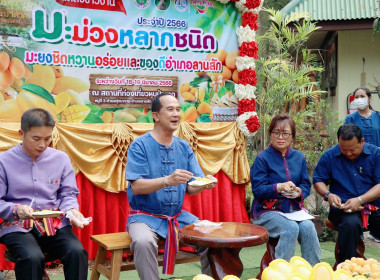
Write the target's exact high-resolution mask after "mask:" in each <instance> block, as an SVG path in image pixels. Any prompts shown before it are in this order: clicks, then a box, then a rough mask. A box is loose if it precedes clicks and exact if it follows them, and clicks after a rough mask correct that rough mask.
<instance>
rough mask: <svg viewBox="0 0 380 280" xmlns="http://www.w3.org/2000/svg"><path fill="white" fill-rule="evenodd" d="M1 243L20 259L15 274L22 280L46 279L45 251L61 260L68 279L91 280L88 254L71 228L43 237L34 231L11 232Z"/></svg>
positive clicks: (0, 240)
mask: <svg viewBox="0 0 380 280" xmlns="http://www.w3.org/2000/svg"><path fill="white" fill-rule="evenodd" d="M0 242H1V243H3V244H4V245H5V246H6V247H7V249H8V250H10V253H11V254H12V256H14V257H15V259H16V264H15V273H16V279H18V280H27V279H30V280H40V279H42V274H43V269H44V266H45V262H44V255H43V252H44V253H48V254H49V255H51V256H53V257H54V258H55V259H59V260H61V262H62V264H63V269H64V274H65V279H67V280H86V279H87V270H88V254H87V252H86V250H84V249H83V246H82V244H81V242H80V241H79V239H78V238H77V237H76V235H75V234H74V233H73V231H72V228H71V226H66V227H64V228H61V229H59V230H57V233H56V234H55V235H54V236H46V235H44V236H40V237H39V236H38V234H37V233H36V232H34V231H33V230H32V231H30V232H28V233H24V232H14V233H8V234H6V235H4V236H3V237H2V238H1V239H0Z"/></svg>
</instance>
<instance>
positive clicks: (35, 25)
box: [0, 0, 241, 123]
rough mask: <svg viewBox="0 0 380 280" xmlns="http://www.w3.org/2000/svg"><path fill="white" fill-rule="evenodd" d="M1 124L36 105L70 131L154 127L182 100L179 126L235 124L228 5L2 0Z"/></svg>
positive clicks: (233, 42)
mask: <svg viewBox="0 0 380 280" xmlns="http://www.w3.org/2000/svg"><path fill="white" fill-rule="evenodd" d="M0 15H1V16H0V23H1V24H0V40H1V41H0V91H1V94H0V121H1V122H19V121H20V117H21V115H22V113H23V112H24V111H26V110H27V109H29V108H32V107H41V108H44V109H46V110H48V111H49V112H50V113H51V114H52V115H54V117H55V118H56V120H57V121H59V122H68V123H74V122H76V123H78V122H82V123H103V122H104V123H110V122H127V123H133V122H142V123H144V122H145V123H147V122H153V118H152V113H151V111H150V108H151V101H152V99H153V98H154V96H156V95H157V94H160V93H163V92H167V93H169V94H171V95H173V96H175V97H177V98H178V100H179V102H180V105H181V114H182V120H183V121H187V122H211V121H234V120H235V119H236V117H237V105H238V101H237V99H236V97H235V94H234V82H237V79H238V75H237V70H236V56H237V55H238V42H237V37H236V31H235V30H236V28H237V27H238V26H239V25H240V22H241V19H240V15H239V13H238V11H237V10H236V9H235V5H234V3H231V2H230V3H228V4H222V3H220V2H218V1H211V0H202V1H198V0H30V1H23V0H2V1H1V2H0Z"/></svg>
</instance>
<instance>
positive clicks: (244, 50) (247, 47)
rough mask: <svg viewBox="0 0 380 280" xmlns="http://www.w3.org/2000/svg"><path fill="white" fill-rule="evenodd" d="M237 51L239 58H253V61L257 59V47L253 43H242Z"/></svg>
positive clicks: (255, 43)
mask: <svg viewBox="0 0 380 280" xmlns="http://www.w3.org/2000/svg"><path fill="white" fill-rule="evenodd" d="M239 50H240V56H249V57H253V58H254V59H258V58H259V56H258V54H257V51H258V50H259V45H258V44H257V42H255V41H252V42H250V43H247V42H243V43H242V44H241V46H240V47H239Z"/></svg>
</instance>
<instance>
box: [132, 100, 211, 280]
mask: <svg viewBox="0 0 380 280" xmlns="http://www.w3.org/2000/svg"><path fill="white" fill-rule="evenodd" d="M152 116H153V119H154V127H153V130H152V131H150V132H148V133H146V134H144V135H142V136H140V137H138V138H136V139H135V141H134V142H133V143H132V144H131V146H130V147H129V149H128V155H127V167H126V180H128V181H129V185H128V189H127V195H128V201H129V204H130V206H131V208H132V209H131V210H130V215H129V217H128V221H127V226H128V232H129V234H130V236H131V239H132V244H131V250H132V251H133V252H134V261H135V265H136V270H137V272H138V274H139V277H140V279H143V280H144V279H145V280H156V279H157V280H158V279H160V277H159V272H158V265H157V254H158V247H157V241H158V240H159V238H166V242H168V244H169V249H170V250H171V249H173V247H175V246H176V242H175V241H174V240H173V236H172V235H171V232H173V229H174V228H175V227H176V222H178V224H177V225H179V227H183V226H185V225H189V224H193V223H195V222H196V221H197V220H198V218H197V217H195V216H194V215H193V214H191V213H189V212H186V211H184V210H182V205H183V201H184V197H185V193H187V194H189V195H195V194H198V193H200V192H202V191H204V190H205V189H206V188H207V189H210V188H213V187H215V185H216V179H215V178H214V177H213V176H211V175H208V176H207V177H208V178H209V179H212V180H213V181H214V182H213V183H211V184H209V185H206V186H205V187H201V188H197V187H193V186H191V185H189V184H188V183H189V181H191V179H192V177H193V176H197V177H204V174H203V172H202V169H201V167H200V166H199V164H198V162H197V160H196V158H195V156H194V153H193V151H192V149H191V148H190V146H189V144H188V143H187V142H186V141H185V140H182V139H180V138H178V137H176V136H173V132H174V131H175V130H177V128H178V126H179V123H180V120H181V111H180V105H179V102H178V100H177V99H176V98H175V97H173V96H171V95H170V94H167V93H163V94H160V95H158V96H156V97H155V98H154V100H153V102H152ZM174 238H175V237H174ZM169 239H170V240H169ZM170 250H165V256H164V258H165V262H166V264H165V263H164V273H168V274H171V273H172V272H173V268H174V264H173V259H174V258H175V253H174V255H173V254H170V253H169V252H168V251H170ZM171 252H172V251H171ZM168 263H171V264H172V265H173V266H170V264H169V265H168ZM201 263H202V272H203V273H206V274H210V269H209V264H208V260H207V257H206V255H205V254H204V251H203V253H201Z"/></svg>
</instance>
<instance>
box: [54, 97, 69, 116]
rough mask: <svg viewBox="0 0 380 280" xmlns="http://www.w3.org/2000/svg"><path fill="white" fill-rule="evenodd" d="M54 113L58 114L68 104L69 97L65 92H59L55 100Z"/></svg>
mask: <svg viewBox="0 0 380 280" xmlns="http://www.w3.org/2000/svg"><path fill="white" fill-rule="evenodd" d="M54 101H55V111H56V114H57V115H58V114H60V113H61V112H62V111H63V110H65V109H66V108H67V107H68V106H69V104H70V95H69V94H68V93H67V92H61V93H60V94H58V95H57V96H56V97H55V98H54Z"/></svg>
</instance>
